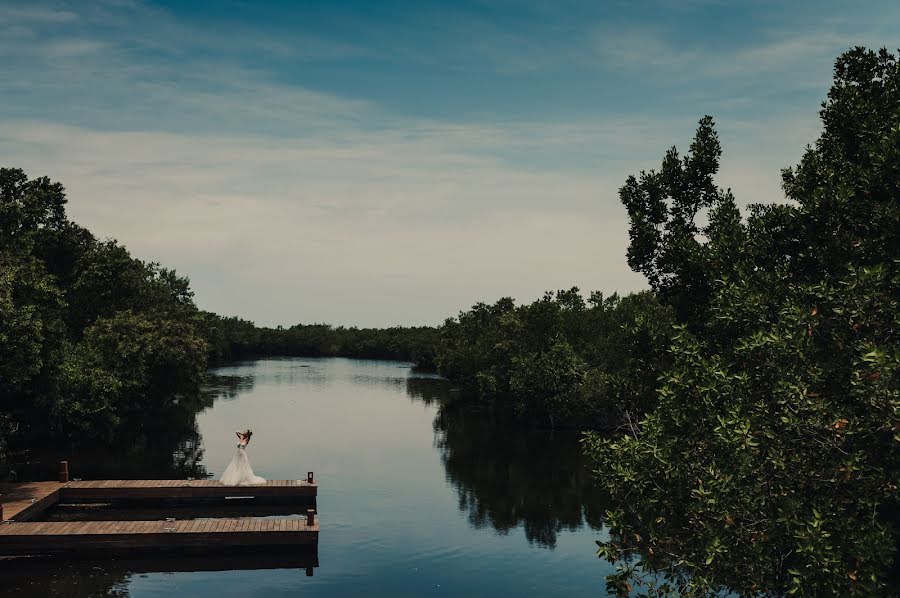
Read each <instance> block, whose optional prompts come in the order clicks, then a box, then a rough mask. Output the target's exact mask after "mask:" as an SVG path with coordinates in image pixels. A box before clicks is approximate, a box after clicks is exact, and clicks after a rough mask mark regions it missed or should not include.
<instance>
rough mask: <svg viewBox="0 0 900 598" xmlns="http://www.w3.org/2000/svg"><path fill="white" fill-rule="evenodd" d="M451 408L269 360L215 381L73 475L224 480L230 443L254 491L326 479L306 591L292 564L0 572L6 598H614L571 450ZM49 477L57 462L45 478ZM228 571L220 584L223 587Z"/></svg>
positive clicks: (419, 382)
mask: <svg viewBox="0 0 900 598" xmlns="http://www.w3.org/2000/svg"><path fill="white" fill-rule="evenodd" d="M454 395H455V393H454V392H453V389H452V388H451V387H450V386H449V384H448V383H447V382H446V381H444V380H441V379H439V378H435V377H429V376H427V375H420V374H416V373H414V372H412V371H411V369H410V368H409V367H408V366H406V365H404V364H398V363H396V362H386V361H357V360H347V359H299V358H298V359H266V360H259V361H252V362H244V363H240V364H236V365H233V366H228V367H222V368H217V369H216V370H214V376H213V378H212V383H211V385H210V387H209V388H208V389H207V390H206V391H205V392H204V394H203V396H202V397H199V398H197V399H196V401H195V402H196V405H194V404H193V403H194V401H193V400H192V401H186V402H185V404H184V405H183V409H180V410H177V411H176V412H173V414H172V415H171V417H167V418H163V419H165V420H166V421H161V422H154V423H153V425H152V426H151V428H154V427H155V429H156V431H154V432H152V433H150V434H143V435H139V436H136V438H135V446H134V447H132V448H130V449H128V450H123V451H120V452H115V453H114V454H102V455H89V454H87V453H83V452H82V453H78V454H74V455H67V456H69V457H70V458H71V460H72V466H71V468H72V473H73V476H80V477H84V478H85V479H87V478H101V477H106V478H117V477H118V478H144V477H149V478H171V477H188V476H194V477H202V476H204V475H210V476H213V477H218V476H219V475H220V474H221V472H222V470H223V469H224V468H225V466H226V464H227V463H228V461H229V460H230V459H231V457H232V455H233V452H234V445H235V440H236V439H235V436H234V431H235V430H236V429H239V428H246V427H250V428H252V429H253V431H254V436H253V441H252V442H251V443H250V447H249V449H248V453H249V456H250V460H251V463H252V464H253V468H254V470H255V471H256V473H257V474H258V475H262V476H264V477H267V478H270V479H299V478H302V477H304V476H305V474H306V472H307V471H308V470H312V471H315V473H316V478H317V481H318V482H319V484H320V486H319V498H318V511H319V517H320V521H321V526H322V527H321V529H322V531H321V534H320V541H319V548H318V554H317V560H318V566H317V567H316V568H315V569H314V572H313V573H314V574H313V575H312V576H311V577H309V576H307V575H306V571H305V569H304V568H302V567H298V566H297V563H295V562H294V561H293V560H292V555H290V553H288V554H283V555H273V556H263V557H260V556H257V555H253V554H233V555H223V556H217V557H208V558H204V559H196V560H195V561H192V560H190V559H178V558H174V559H173V558H155V559H152V560H147V559H143V560H128V559H125V560H102V561H82V562H59V561H50V562H35V563H33V564H29V565H27V566H26V565H22V564H19V565H17V566H15V567H11V566H9V565H8V564H5V565H2V566H0V580H2V584H0V586H2V594H3V595H4V596H56V595H58V596H165V597H167V598H171V597H173V596H217V597H220V596H240V597H243V598H247V597H249V596H267V597H270V596H296V595H303V596H392V597H393V596H494V597H499V596H576V595H603V594H604V580H603V576H604V575H605V574H607V573H609V572H610V569H609V567H608V566H607V565H606V563H605V562H603V561H601V560H599V559H597V557H596V556H595V554H594V550H595V548H596V546H595V544H594V540H596V539H598V538H599V537H600V536H601V532H600V531H599V529H600V523H601V515H602V512H603V504H602V501H601V500H600V499H599V498H598V497H597V496H595V495H594V492H593V491H592V489H591V487H590V476H589V474H588V473H587V471H586V470H585V468H584V464H583V462H582V460H581V457H580V453H579V447H578V438H577V435H574V434H567V433H556V434H551V433H549V432H532V431H528V430H522V429H521V428H511V427H508V426H505V425H502V424H500V423H498V422H495V421H491V419H490V418H489V417H487V416H486V415H478V414H471V413H468V414H466V415H465V416H463V414H462V413H460V410H459V408H458V407H454V404H455V403H454V401H453V397H454ZM48 463H49V462H48ZM216 569H225V570H216Z"/></svg>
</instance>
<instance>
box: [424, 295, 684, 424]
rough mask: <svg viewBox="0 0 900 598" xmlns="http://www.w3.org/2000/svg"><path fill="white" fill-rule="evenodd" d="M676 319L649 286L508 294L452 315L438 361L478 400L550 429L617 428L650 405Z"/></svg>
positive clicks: (442, 332) (442, 369)
mask: <svg viewBox="0 0 900 598" xmlns="http://www.w3.org/2000/svg"><path fill="white" fill-rule="evenodd" d="M672 323H673V316H672V310H671V309H670V308H668V307H665V306H663V305H661V304H660V303H659V302H658V301H657V300H656V298H655V297H654V296H653V294H651V293H648V292H644V293H637V294H634V295H629V296H627V297H624V298H620V297H619V296H617V295H613V296H611V297H607V298H604V297H603V296H602V295H601V294H599V293H594V294H592V295H591V297H590V299H589V300H588V301H587V302H585V301H584V299H583V298H582V297H581V294H580V293H579V291H578V289H577V288H572V289H569V290H564V291H558V292H557V293H555V294H553V293H549V292H548V293H546V294H545V295H544V296H543V297H542V298H541V299H539V300H537V301H535V302H533V303H531V304H526V305H520V306H516V305H515V302H514V301H513V300H512V299H510V298H503V299H500V300H499V301H497V302H496V303H495V304H493V305H487V304H484V303H479V304H477V305H475V306H474V307H472V309H471V310H469V311H467V312H463V313H461V314H460V315H459V317H458V318H456V319H451V320H448V321H447V322H446V323H445V324H444V326H443V328H442V330H441V342H440V344H439V346H438V353H437V358H436V361H437V365H438V367H439V370H440V372H441V373H442V374H443V375H445V376H447V377H448V378H450V379H452V380H454V381H456V382H457V383H459V384H460V386H461V387H462V389H463V390H464V391H465V392H466V394H467V395H468V396H470V397H471V398H472V399H473V400H474V401H476V402H480V403H483V404H486V405H490V406H492V407H493V408H498V409H499V410H501V411H506V412H511V413H513V414H515V415H516V416H518V417H520V418H522V419H525V420H531V421H534V422H537V423H539V424H543V425H549V426H551V427H555V426H566V427H572V426H574V427H609V426H613V425H615V423H616V422H618V421H619V420H620V419H621V417H622V414H623V413H624V412H625V411H630V412H643V411H645V410H646V409H647V408H649V406H650V405H651V404H652V402H653V400H654V399H653V397H654V396H655V391H656V387H657V377H658V374H659V372H660V371H661V368H662V367H663V365H664V364H665V363H666V362H667V360H668V354H667V353H666V348H667V347H668V344H669V338H670V336H671V326H672Z"/></svg>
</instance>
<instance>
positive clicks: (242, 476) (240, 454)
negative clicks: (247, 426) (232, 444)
mask: <svg viewBox="0 0 900 598" xmlns="http://www.w3.org/2000/svg"><path fill="white" fill-rule="evenodd" d="M219 481H220V482H221V483H222V484H223V485H224V486H261V485H263V484H265V483H266V479H265V478H261V477H259V476H258V475H256V474H254V473H253V468H252V467H250V459H248V458H247V445H246V444H238V445H237V452H236V453H235V454H234V458H233V459H232V460H231V463H229V464H228V467H226V468H225V473H223V474H222V477H221V478H219Z"/></svg>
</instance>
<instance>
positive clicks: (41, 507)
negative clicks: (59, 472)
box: [0, 482, 63, 521]
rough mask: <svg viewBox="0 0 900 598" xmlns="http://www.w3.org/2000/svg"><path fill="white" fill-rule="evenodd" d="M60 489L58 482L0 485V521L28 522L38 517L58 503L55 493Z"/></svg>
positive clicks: (60, 485) (57, 496)
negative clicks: (1, 509) (1, 510)
mask: <svg viewBox="0 0 900 598" xmlns="http://www.w3.org/2000/svg"><path fill="white" fill-rule="evenodd" d="M62 487H63V484H61V483H59V482H22V483H18V484H11V483H10V484H7V483H0V504H2V505H3V517H0V521H6V520H7V519H16V520H17V521H28V520H30V519H35V518H36V517H39V516H40V515H41V513H43V512H44V511H45V510H47V509H48V508H50V507H52V506H53V505H55V504H56V503H57V502H58V500H59V495H58V494H57V491H58V490H59V489H60V488H62Z"/></svg>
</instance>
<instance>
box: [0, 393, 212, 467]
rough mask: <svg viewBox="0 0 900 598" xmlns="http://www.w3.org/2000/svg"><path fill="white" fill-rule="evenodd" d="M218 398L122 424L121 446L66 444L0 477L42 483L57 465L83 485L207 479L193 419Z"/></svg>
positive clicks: (21, 461)
mask: <svg viewBox="0 0 900 598" xmlns="http://www.w3.org/2000/svg"><path fill="white" fill-rule="evenodd" d="M217 396H218V395H217V393H209V392H205V391H204V392H201V393H199V394H198V395H196V396H191V397H182V398H179V399H178V400H177V401H175V402H174V403H173V404H171V405H169V406H167V407H165V408H164V409H161V410H159V411H157V412H156V413H153V414H149V415H146V416H143V417H140V418H138V417H135V418H133V419H127V420H125V421H123V422H122V424H121V425H122V428H123V430H124V433H122V434H121V435H120V436H121V437H122V438H124V439H127V440H126V441H122V442H120V443H118V444H113V445H104V446H100V445H99V444H96V443H91V444H70V445H68V446H63V447H54V448H46V449H43V450H40V451H36V450H32V451H25V452H23V453H22V454H21V455H20V456H19V458H18V459H17V461H16V462H15V463H12V464H11V465H10V468H9V472H8V473H6V474H5V477H8V478H10V479H15V480H20V481H25V480H47V479H54V478H55V477H56V475H57V466H58V462H59V461H60V460H62V459H66V460H68V461H69V462H70V467H69V470H70V474H71V475H72V477H78V478H84V479H184V478H188V477H193V478H203V477H206V475H207V472H206V468H205V467H204V466H203V465H202V461H203V439H202V437H201V435H200V430H199V428H198V427H197V414H198V413H199V412H200V411H202V410H203V409H205V408H207V407H209V406H211V405H212V403H213V401H214V400H215V399H216V398H217Z"/></svg>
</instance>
